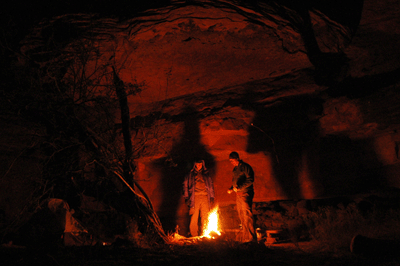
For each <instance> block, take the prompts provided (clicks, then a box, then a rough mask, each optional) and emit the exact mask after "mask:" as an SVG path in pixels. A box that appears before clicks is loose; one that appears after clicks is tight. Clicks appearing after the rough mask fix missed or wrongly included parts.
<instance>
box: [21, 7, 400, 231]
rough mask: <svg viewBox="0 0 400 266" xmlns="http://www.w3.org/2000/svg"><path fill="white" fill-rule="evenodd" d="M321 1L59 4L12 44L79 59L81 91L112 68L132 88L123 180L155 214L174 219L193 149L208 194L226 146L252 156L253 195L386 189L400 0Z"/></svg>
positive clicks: (396, 139) (392, 165)
mask: <svg viewBox="0 0 400 266" xmlns="http://www.w3.org/2000/svg"><path fill="white" fill-rule="evenodd" d="M254 2H256V1H254ZM323 2H324V3H314V1H303V2H302V3H301V4H295V3H292V2H291V1H276V2H272V1H264V2H262V3H257V4H256V3H253V1H249V2H246V1H243V3H242V2H236V1H190V2H180V1H172V2H171V3H169V4H168V5H163V6H162V7H158V8H157V7H155V8H154V9H151V10H146V11H145V12H142V13H140V14H139V15H135V16H134V17H130V18H127V19H124V20H122V19H118V18H114V17H104V16H98V15H87V14H73V15H72V14H68V15H62V16H58V17H55V18H51V19H50V20H48V21H44V22H42V24H40V25H39V26H38V27H37V28H36V29H35V30H34V31H33V32H32V33H31V34H30V35H29V36H28V37H27V38H26V39H25V41H24V43H23V46H22V49H21V50H22V52H23V53H24V54H25V55H27V56H29V57H30V58H33V59H34V60H35V61H36V62H37V63H38V64H39V65H41V66H42V67H44V66H49V65H50V66H52V68H51V69H56V70H57V69H58V68H60V62H63V61H68V62H71V64H70V67H68V68H67V70H66V71H65V72H64V74H63V77H62V80H63V82H65V84H72V83H71V81H72V80H74V78H76V73H81V72H80V71H81V70H82V69H83V68H85V73H86V75H87V76H90V77H91V80H92V81H93V92H94V94H98V95H104V94H105V91H106V90H105V89H102V88H105V87H107V86H109V85H108V84H110V73H111V67H112V66H113V67H115V68H116V69H117V72H118V75H119V77H120V78H121V79H122V81H123V82H124V83H125V84H131V85H132V86H133V87H135V86H136V87H140V90H141V92H140V93H133V94H131V95H130V96H129V98H128V100H129V107H130V114H131V122H132V130H133V132H134V134H133V135H132V141H133V143H134V145H135V143H145V145H144V147H143V149H142V151H141V153H140V157H138V158H137V160H136V163H137V170H138V171H137V175H136V179H137V180H138V181H139V183H140V184H141V185H142V186H143V188H144V189H145V191H146V192H147V193H148V195H149V196H150V198H151V200H152V201H153V204H154V207H155V209H156V210H157V212H158V213H159V215H160V216H161V217H167V218H165V220H171V219H170V217H171V216H173V218H175V220H180V221H181V223H184V219H185V218H184V217H185V216H186V212H187V209H186V206H185V205H184V203H183V199H182V196H181V183H182V181H183V178H184V175H185V174H187V173H188V171H189V170H190V169H191V168H192V166H193V160H194V159H195V158H197V157H202V158H204V159H205V160H206V164H207V166H208V167H209V168H210V169H211V171H212V174H213V178H214V183H215V189H216V199H217V202H218V203H219V204H221V205H228V204H231V203H233V202H234V200H235V198H234V195H228V194H227V193H226V190H227V188H228V187H229V186H230V182H231V171H232V166H231V165H230V164H229V161H228V154H229V153H230V152H231V151H233V150H235V151H238V152H239V154H240V156H241V157H242V159H243V160H244V161H246V162H248V163H249V164H250V165H252V166H253V168H254V171H255V173H256V177H255V190H256V194H255V201H259V202H262V201H271V200H280V199H311V198H318V197H328V196H334V195H342V194H355V193H361V192H365V191H369V190H371V189H374V188H377V187H386V186H393V187H399V186H400V181H399V179H398V176H399V152H398V146H399V143H400V134H399V133H398V129H399V122H398V121H400V120H399V118H400V117H399V116H400V105H399V104H398V103H399V98H400V96H399V93H398V84H399V78H398V76H397V74H398V72H399V64H400V63H399V62H400V60H399V57H400V52H399V51H398V47H399V44H400V43H399V42H400V41H399V40H400V39H399V38H397V36H398V35H399V27H398V25H399V24H400V19H399V17H400V16H399V13H400V7H399V5H398V4H397V3H396V1H394V0H384V1H380V2H379V3H376V1H372V0H367V1H323ZM49 40H50V42H49ZM51 42H54V43H57V44H59V46H57V47H53V46H47V44H49V43H51ZM83 48H85V49H83ZM60 50H61V51H63V53H58V52H59V51H60ZM82 51H86V52H82ZM82 54H85V55H87V57H86V58H87V59H86V61H84V60H81V59H79V58H81V57H79V56H77V55H82ZM49 58H51V60H50V59H49ZM21 62H22V63H24V62H23V61H22V59H21ZM56 70H55V72H56ZM73 70H75V71H76V72H74V71H73ZM57 71H58V70H57ZM396 86H397V87H396ZM73 96H74V95H73ZM74 97H75V96H74ZM116 120H118V113H116ZM116 123H118V121H117V122H116ZM175 220H174V219H172V221H173V222H172V223H174V224H175Z"/></svg>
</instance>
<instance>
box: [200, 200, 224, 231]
mask: <svg viewBox="0 0 400 266" xmlns="http://www.w3.org/2000/svg"><path fill="white" fill-rule="evenodd" d="M215 234H217V235H221V232H220V231H219V229H218V206H216V207H215V208H214V209H212V210H211V212H210V213H209V214H208V222H207V225H206V226H205V228H204V233H203V237H207V238H214V237H213V235H215Z"/></svg>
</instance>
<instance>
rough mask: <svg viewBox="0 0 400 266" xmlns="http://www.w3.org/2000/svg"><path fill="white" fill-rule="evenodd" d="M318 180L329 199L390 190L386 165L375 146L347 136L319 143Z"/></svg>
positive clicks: (330, 138) (326, 138) (327, 138)
mask: <svg viewBox="0 0 400 266" xmlns="http://www.w3.org/2000/svg"><path fill="white" fill-rule="evenodd" d="M317 156H318V157H319V162H320V165H319V168H320V171H319V176H320V182H321V184H322V185H323V187H324V189H325V191H324V194H326V195H327V196H331V195H350V194H357V193H365V192H370V191H372V190H375V189H379V188H382V187H387V184H386V179H385V173H384V171H383V168H382V167H383V165H382V164H381V163H380V162H379V161H378V159H377V156H376V153H375V151H374V148H373V146H372V143H371V142H370V141H368V140H352V139H350V138H349V137H346V136H336V135H331V136H325V137H323V138H321V140H320V148H319V154H318V155H317Z"/></svg>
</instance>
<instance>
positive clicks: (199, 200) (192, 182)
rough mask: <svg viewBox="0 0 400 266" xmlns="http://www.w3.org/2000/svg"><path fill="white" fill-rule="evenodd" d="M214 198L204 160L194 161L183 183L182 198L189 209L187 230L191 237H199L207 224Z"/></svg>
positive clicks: (212, 185)
mask: <svg viewBox="0 0 400 266" xmlns="http://www.w3.org/2000/svg"><path fill="white" fill-rule="evenodd" d="M214 196H215V194H214V184H213V181H212V179H211V176H210V173H209V171H208V169H207V168H206V166H205V162H204V160H197V161H195V163H194V166H193V168H192V170H191V171H190V173H189V174H188V175H186V176H185V180H184V182H183V197H184V198H185V202H186V204H187V205H188V207H189V215H190V225H189V229H190V234H191V235H192V237H194V236H198V235H201V233H202V232H201V231H202V230H203V227H204V226H205V225H206V223H207V218H208V213H209V211H210V209H211V207H212V206H213V204H214ZM199 217H200V225H201V226H200V230H199ZM199 231H200V232H199Z"/></svg>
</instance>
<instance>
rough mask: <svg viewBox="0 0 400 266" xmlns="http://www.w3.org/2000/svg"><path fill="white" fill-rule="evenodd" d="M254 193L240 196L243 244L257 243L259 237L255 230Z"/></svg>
mask: <svg viewBox="0 0 400 266" xmlns="http://www.w3.org/2000/svg"><path fill="white" fill-rule="evenodd" d="M253 196H254V194H253V193H251V192H250V193H243V194H242V195H241V196H240V207H241V215H242V218H241V222H242V228H243V239H242V241H243V242H248V241H256V240H257V235H256V232H255V230H254V219H253V212H252V205H253Z"/></svg>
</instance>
